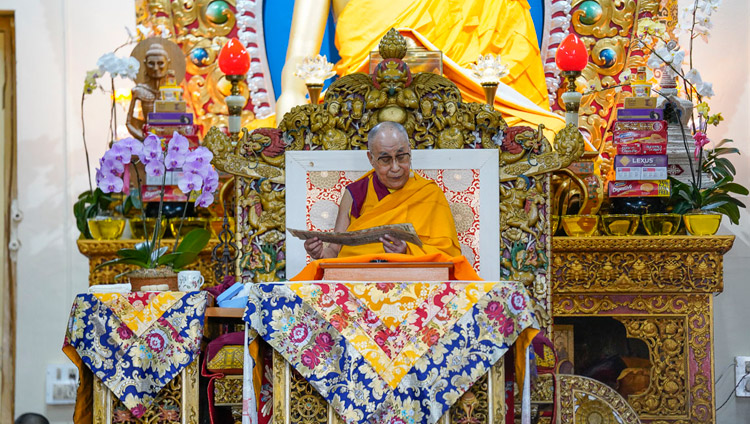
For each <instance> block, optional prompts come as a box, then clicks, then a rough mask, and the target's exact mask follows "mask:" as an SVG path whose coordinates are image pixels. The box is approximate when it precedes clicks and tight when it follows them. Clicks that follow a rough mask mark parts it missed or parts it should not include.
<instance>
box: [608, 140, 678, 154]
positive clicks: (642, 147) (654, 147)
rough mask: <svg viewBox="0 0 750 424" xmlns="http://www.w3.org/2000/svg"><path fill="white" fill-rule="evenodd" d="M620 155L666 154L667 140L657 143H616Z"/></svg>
mask: <svg viewBox="0 0 750 424" xmlns="http://www.w3.org/2000/svg"><path fill="white" fill-rule="evenodd" d="M615 147H617V154H618V155H666V154H667V140H664V141H662V142H656V143H639V142H635V143H628V144H616V145H615Z"/></svg>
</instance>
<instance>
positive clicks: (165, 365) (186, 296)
mask: <svg viewBox="0 0 750 424" xmlns="http://www.w3.org/2000/svg"><path fill="white" fill-rule="evenodd" d="M206 299H207V293H206V292H190V293H184V292H148V293H105V294H79V295H78V296H76V299H75V301H74V302H73V308H72V310H71V312H70V319H69V321H68V328H67V332H66V334H65V345H71V346H73V347H74V348H75V350H76V352H77V353H78V355H79V356H80V357H81V359H82V360H83V362H84V363H85V364H86V366H88V367H89V368H90V369H91V371H92V372H93V373H94V375H95V376H96V377H97V378H99V379H101V380H102V382H103V383H104V385H105V386H107V388H109V390H111V391H112V393H114V394H115V396H117V398H118V399H120V401H122V403H123V404H124V405H125V407H127V408H128V409H129V410H130V412H131V413H132V414H133V416H135V417H136V418H139V417H141V416H143V414H144V413H145V412H146V410H147V409H148V407H149V406H150V405H151V402H152V401H153V400H154V398H155V397H156V395H157V394H158V393H159V391H160V390H161V389H162V388H163V387H164V386H166V385H167V384H168V383H169V382H170V381H172V379H173V378H174V377H175V376H177V375H178V374H179V373H180V372H181V371H182V370H183V369H184V368H185V367H186V366H188V365H189V364H190V363H191V362H192V361H193V359H195V358H196V357H197V355H198V353H199V351H200V342H201V337H202V336H203V323H204V318H205V312H206Z"/></svg>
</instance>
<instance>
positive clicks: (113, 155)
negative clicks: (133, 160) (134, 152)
mask: <svg viewBox="0 0 750 424" xmlns="http://www.w3.org/2000/svg"><path fill="white" fill-rule="evenodd" d="M108 159H112V160H116V161H117V162H120V163H121V164H123V165H127V164H129V163H130V149H128V148H127V147H125V146H123V145H121V144H118V143H115V144H113V145H112V148H111V149H109V150H107V152H106V153H104V160H108Z"/></svg>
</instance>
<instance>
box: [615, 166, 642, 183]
mask: <svg viewBox="0 0 750 424" xmlns="http://www.w3.org/2000/svg"><path fill="white" fill-rule="evenodd" d="M642 175H643V171H642V168H641V167H639V166H633V167H631V166H623V167H619V168H615V179H616V180H618V181H637V180H642V179H643V177H642Z"/></svg>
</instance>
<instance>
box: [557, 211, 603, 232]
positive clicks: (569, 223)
mask: <svg viewBox="0 0 750 424" xmlns="http://www.w3.org/2000/svg"><path fill="white" fill-rule="evenodd" d="M598 225H599V216H598V215H563V216H562V226H563V228H564V229H565V233H566V234H567V235H568V236H570V237H591V236H593V235H594V234H595V233H596V227H597V226H598Z"/></svg>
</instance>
